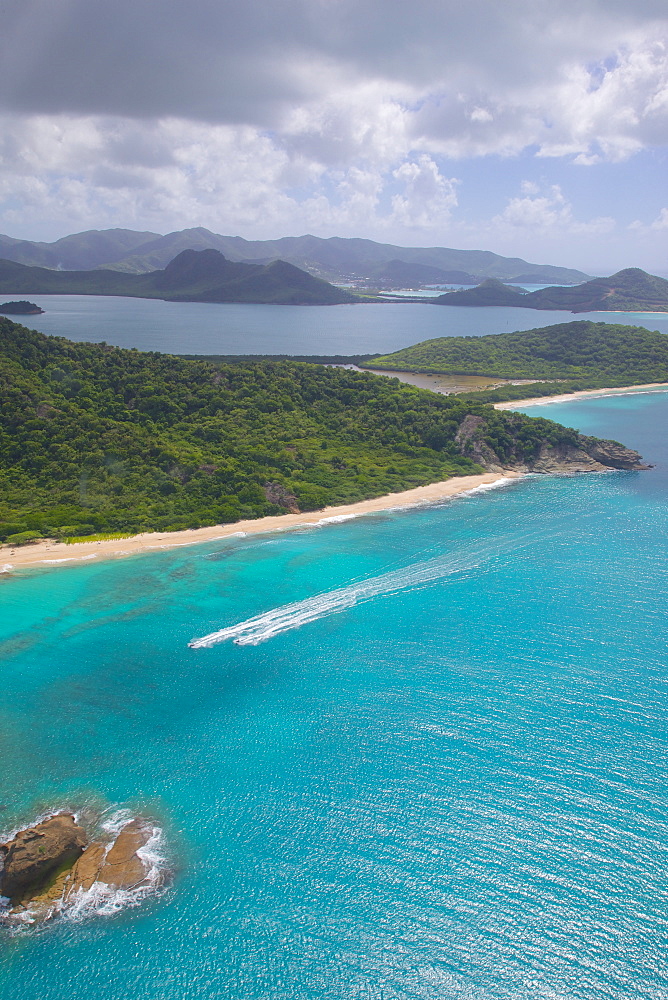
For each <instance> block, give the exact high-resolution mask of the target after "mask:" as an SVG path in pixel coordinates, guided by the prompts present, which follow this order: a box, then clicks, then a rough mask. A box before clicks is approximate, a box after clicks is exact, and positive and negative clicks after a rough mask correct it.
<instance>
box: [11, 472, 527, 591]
mask: <svg viewBox="0 0 668 1000" xmlns="http://www.w3.org/2000/svg"><path fill="white" fill-rule="evenodd" d="M524 475H525V473H522V472H516V471H515V470H512V469H509V470H504V471H503V472H485V473H482V474H480V475H473V476H453V477H452V479H446V480H445V481H444V482H440V483H429V484H427V485H426V486H417V487H415V488H414V489H412V490H404V491H402V492H401V493H387V494H385V495H384V496H381V497H373V498H371V499H369V500H358V501H357V502H355V503H351V504H342V505H340V506H337V507H324V508H322V510H313V511H305V512H303V513H300V514H273V515H270V516H268V517H259V518H257V519H255V520H253V521H236V522H234V523H233V524H223V525H221V524H217V525H212V526H210V527H207V528H189V529H186V530H184V531H149V532H143V533H141V534H138V535H130V536H129V537H128V538H114V539H106V540H104V541H97V542H75V543H72V544H69V545H68V544H67V543H66V542H56V541H40V542H37V543H34V544H32V545H26V546H25V547H16V548H12V546H10V545H0V573H6V574H8V573H11V572H12V571H13V570H17V569H27V568H32V569H35V568H40V569H56V568H58V566H71V565H73V564H77V563H81V562H88V561H91V560H95V561H96V562H97V560H98V559H113V558H123V557H124V556H131V555H139V554H141V553H146V552H153V551H156V550H166V549H174V548H179V547H181V546H184V545H197V544H199V543H201V542H214V541H220V540H223V539H225V538H233V537H235V536H239V535H255V534H263V533H267V532H274V531H289V530H291V529H293V528H314V527H319V526H321V525H323V524H326V523H328V522H329V523H336V522H337V521H340V520H348V519H349V518H354V517H359V516H360V515H363V514H374V513H382V512H383V511H390V510H397V509H401V508H405V507H416V506H420V505H422V504H428V503H438V501H440V500H447V499H448V498H450V497H454V496H458V495H460V494H462V493H470V492H472V491H473V490H477V489H480V487H488V486H496V485H498V484H501V483H504V482H508V481H510V480H513V479H521V478H523V477H524Z"/></svg>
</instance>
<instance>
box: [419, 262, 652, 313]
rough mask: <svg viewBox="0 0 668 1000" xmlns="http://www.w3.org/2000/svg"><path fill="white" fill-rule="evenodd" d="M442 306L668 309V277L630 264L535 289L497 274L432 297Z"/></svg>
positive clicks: (588, 310) (572, 309)
mask: <svg viewBox="0 0 668 1000" xmlns="http://www.w3.org/2000/svg"><path fill="white" fill-rule="evenodd" d="M429 302H430V304H434V305H438V306H514V307H519V308H522V309H568V310H570V312H574V313H578V312H668V281H666V279H665V278H659V277H658V276H657V275H654V274H647V272H646V271H642V270H641V269H640V268H638V267H627V268H625V269H624V270H623V271H617V273H616V274H613V275H612V276H611V277H609V278H593V279H592V280H591V281H585V282H584V283H583V284H581V285H575V286H573V287H569V288H565V287H562V286H559V285H556V286H554V287H551V288H541V289H539V290H538V291H535V292H523V291H522V290H520V289H515V288H509V287H508V286H507V285H505V284H503V282H501V281H499V280H498V279H496V278H489V279H487V280H486V281H483V282H481V284H479V285H478V286H477V287H476V288H467V289H462V290H461V291H458V292H447V293H446V294H445V295H439V296H437V297H436V298H433V299H430V300H429Z"/></svg>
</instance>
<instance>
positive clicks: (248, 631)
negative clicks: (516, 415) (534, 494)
mask: <svg viewBox="0 0 668 1000" xmlns="http://www.w3.org/2000/svg"><path fill="white" fill-rule="evenodd" d="M534 541H535V539H534ZM523 544H524V545H527V544H530V543H529V542H528V541H527V542H524V543H523V542H521V541H520V540H519V539H516V538H513V539H505V540H503V541H502V542H500V543H499V542H498V541H496V542H494V543H491V544H489V543H488V544H487V545H471V546H469V547H467V548H464V549H458V550H457V551H456V552H449V553H447V554H445V555H441V556H435V557H434V558H433V559H427V560H424V561H423V562H417V563H412V564H410V565H409V566H405V567H403V568H402V569H396V570H391V571H390V572H388V573H382V574H381V575H380V576H376V577H371V578H369V579H366V580H361V581H359V582H356V583H352V584H349V585H348V586H346V587H340V588H338V589H337V590H331V591H329V592H327V593H324V594H316V595H314V596H313V597H307V598H306V599H305V600H302V601H294V602H292V603H290V604H284V605H282V606H281V607H278V608H272V610H271V611H265V612H263V613H262V614H260V615H254V616H253V617H252V618H248V619H246V621H243V622H238V623H237V624H236V625H230V626H228V627H227V628H222V629H219V630H218V631H217V632H210V633H209V634H208V635H205V636H202V637H201V638H199V639H192V640H191V641H190V642H189V643H188V646H189V647H190V648H191V649H207V648H210V647H211V646H215V645H217V644H218V643H220V642H225V641H227V640H228V639H231V640H232V641H233V642H234V643H235V644H236V645H237V646H257V645H258V644H259V643H261V642H266V641H267V640H268V639H273V638H274V636H277V635H281V633H283V632H289V631H291V630H292V629H295V628H301V626H302V625H307V624H309V623H310V622H314V621H317V620H318V619H320V618H325V617H328V616H329V615H333V614H339V613H340V612H342V611H346V610H348V609H349V608H352V607H354V606H355V605H356V604H363V603H366V602H367V601H370V600H373V599H374V598H376V597H385V596H389V595H391V594H395V593H399V592H401V591H409V590H414V589H415V588H417V587H420V586H425V585H428V584H430V583H434V582H436V581H437V580H442V579H445V578H446V577H449V576H454V575H455V574H459V573H465V572H467V571H470V570H473V569H476V568H477V567H479V566H480V565H482V564H486V563H490V562H491V561H492V560H493V559H494V558H496V557H497V556H499V555H501V554H502V553H503V552H504V551H509V550H511V549H516V548H517V547H518V545H519V546H521V545H523Z"/></svg>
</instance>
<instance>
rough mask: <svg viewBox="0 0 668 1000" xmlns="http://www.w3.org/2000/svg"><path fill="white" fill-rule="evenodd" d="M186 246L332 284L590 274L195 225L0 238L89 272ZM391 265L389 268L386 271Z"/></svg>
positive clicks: (127, 267)
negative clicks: (248, 236)
mask: <svg viewBox="0 0 668 1000" xmlns="http://www.w3.org/2000/svg"><path fill="white" fill-rule="evenodd" d="M182 250H219V251H220V253H222V254H224V255H225V257H227V258H228V260H233V261H246V262H249V261H252V262H258V263H262V264H267V263H269V262H271V261H272V260H285V261H288V263H290V264H294V265H295V266H296V267H300V268H302V269H303V270H305V271H308V272H309V273H311V274H313V275H315V276H316V277H321V278H326V279H327V280H328V281H345V280H348V279H352V278H355V279H359V280H362V279H374V278H382V276H383V274H386V275H388V278H391V275H392V270H393V269H395V271H396V269H397V267H398V265H400V264H403V265H420V267H422V268H427V269H429V270H426V271H422V272H419V271H418V272H410V273H411V274H412V275H413V276H412V277H406V276H405V274H404V273H398V274H397V275H396V280H397V281H398V282H399V284H404V283H406V284H412V283H413V282H417V283H424V284H440V283H444V284H445V283H448V282H454V283H462V284H466V283H467V282H468V281H471V282H475V281H481V280H483V279H484V278H500V279H502V280H504V281H519V282H534V283H536V284H542V283H543V282H554V283H557V284H571V285H572V284H576V283H578V282H581V281H585V280H586V279H587V278H588V277H589V275H587V274H583V273H582V271H576V270H573V269H572V268H566V267H554V266H552V265H543V264H530V263H528V262H527V261H525V260H522V259H521V258H519V257H512V258H509V257H500V256H499V255H498V254H495V253H490V252H489V251H487V250H452V249H448V248H446V247H398V246H394V245H392V244H389V243H375V242H374V241H373V240H363V239H344V238H342V237H339V236H333V237H331V238H330V239H326V240H325V239H320V238H319V237H317V236H286V237H283V238H282V239H278V240H244V239H242V238H241V237H240V236H219V235H217V234H216V233H212V232H210V231H209V230H208V229H204V228H202V227H196V228H194V229H184V230H182V231H180V232H175V233H168V234H167V235H166V236H160V235H158V234H157V233H135V232H133V231H132V230H129V229H109V230H103V231H101V232H98V231H97V230H91V231H89V232H86V233H77V234H75V235H72V236H66V237H64V238H63V239H61V240H57V241H56V242H55V243H31V242H30V241H29V240H15V239H12V237H10V236H0V257H3V258H5V259H6V260H13V261H16V262H18V263H20V264H29V265H33V266H38V267H51V268H65V269H70V270H89V269H92V268H95V267H109V266H112V267H113V269H114V270H120V271H126V272H127V273H129V274H143V273H146V272H148V271H155V270H158V269H160V268H164V267H165V266H166V265H167V264H168V263H169V262H170V260H173V258H174V257H176V255H177V254H179V253H181V251H182ZM386 269H389V270H386Z"/></svg>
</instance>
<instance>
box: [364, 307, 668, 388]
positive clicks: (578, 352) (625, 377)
mask: <svg viewBox="0 0 668 1000" xmlns="http://www.w3.org/2000/svg"><path fill="white" fill-rule="evenodd" d="M364 365H366V366H367V367H371V368H377V369H387V370H390V371H413V372H433V373H438V374H441V373H443V374H453V375H490V376H497V377H498V378H504V379H510V378H521V379H532V378H537V379H579V378H586V379H589V380H590V381H591V380H594V382H595V381H596V380H598V381H599V382H600V383H601V384H602V385H605V386H613V385H641V384H643V383H646V382H668V336H666V335H665V334H662V333H656V332H654V333H652V332H651V331H649V330H646V329H645V328H644V327H641V326H622V325H621V324H611V323H591V322H589V321H587V320H578V321H573V322H571V323H559V324H557V325H556V326H547V327H543V328H539V329H536V330H525V331H521V332H518V333H497V334H491V335H490V336H487V337H439V338H437V339H435V340H425V341H423V343H421V344H415V346H414V347H406V348H404V349H403V350H401V351H396V352H395V353H394V354H386V355H385V356H384V357H380V358H375V359H374V360H373V361H368V362H365V363H362V367H363V366H364ZM591 384H594V383H593V382H592V383H591Z"/></svg>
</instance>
